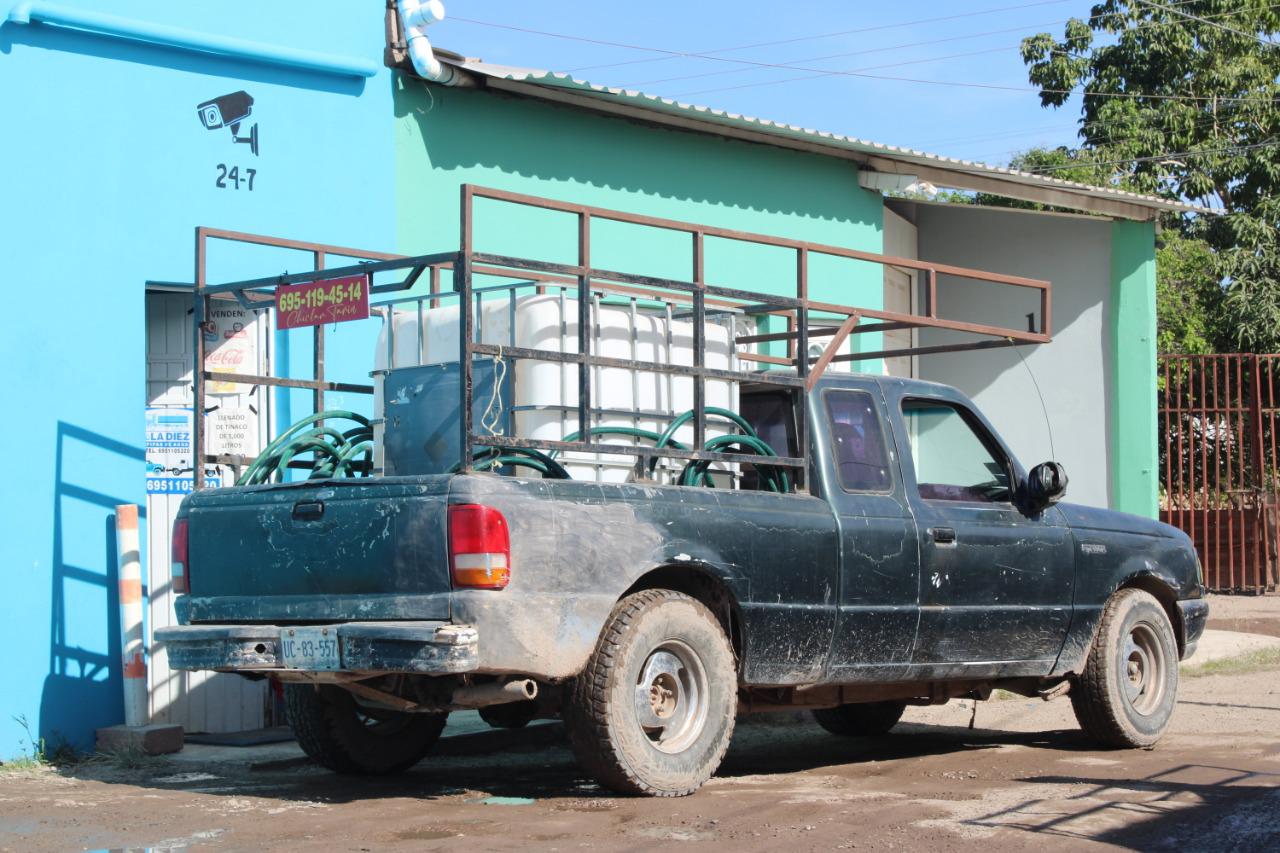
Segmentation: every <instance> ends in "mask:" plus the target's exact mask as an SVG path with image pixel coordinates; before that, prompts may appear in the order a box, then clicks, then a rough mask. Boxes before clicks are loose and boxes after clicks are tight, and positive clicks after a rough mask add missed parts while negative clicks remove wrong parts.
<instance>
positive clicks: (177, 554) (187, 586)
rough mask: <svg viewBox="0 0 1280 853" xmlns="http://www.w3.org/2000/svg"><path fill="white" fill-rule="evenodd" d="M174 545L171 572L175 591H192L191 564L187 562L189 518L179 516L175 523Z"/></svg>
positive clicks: (181, 592) (179, 592)
mask: <svg viewBox="0 0 1280 853" xmlns="http://www.w3.org/2000/svg"><path fill="white" fill-rule="evenodd" d="M172 541H173V546H172V548H171V549H170V559H171V563H170V572H171V574H172V577H171V579H170V582H171V583H172V584H173V591H174V592H176V593H178V594H180V595H181V594H184V593H188V592H190V591H191V575H190V566H189V564H188V563H187V520H186V519H185V518H179V519H178V520H177V521H175V522H174V523H173V540H172Z"/></svg>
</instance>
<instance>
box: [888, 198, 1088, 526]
mask: <svg viewBox="0 0 1280 853" xmlns="http://www.w3.org/2000/svg"><path fill="white" fill-rule="evenodd" d="M890 204H891V205H892V206H894V207H896V208H897V209H898V210H899V212H901V213H902V214H903V215H904V216H906V217H907V218H908V219H911V220H912V221H914V222H915V225H916V228H917V232H918V249H919V255H920V259H921V260H926V261H936V262H939V263H948V264H955V265H958V266H965V267H972V268H977V269H983V270H988V271H991V272H999V273H1006V274H1010V275H1021V276H1027V277H1031V278H1040V279H1048V280H1049V281H1050V282H1052V284H1053V291H1052V315H1053V328H1052V330H1051V331H1052V333H1053V342H1052V343H1049V344H1044V345H1040V346H1028V347H1020V348H1019V350H1018V351H1019V352H1021V353H1022V355H1023V356H1024V357H1025V359H1026V363H1027V366H1028V367H1030V369H1031V373H1032V374H1034V377H1035V381H1036V382H1038V383H1039V386H1040V390H1041V392H1042V393H1043V395H1044V403H1045V406H1046V407H1047V409H1048V417H1049V421H1050V423H1051V425H1052V432H1053V445H1054V448H1053V449H1052V450H1051V447H1050V440H1049V430H1048V429H1047V428H1046V423H1045V416H1044V414H1042V412H1041V407H1040V400H1039V398H1038V396H1037V394H1036V388H1035V384H1034V383H1033V381H1032V377H1031V375H1028V371H1027V369H1026V368H1024V367H1023V365H1022V362H1021V361H1019V359H1018V355H1017V353H1015V352H1014V351H1013V350H1012V349H1008V350H1006V349H998V350H978V351H974V352H961V353H949V354H944V355H933V356H922V357H920V359H919V365H920V367H919V377H920V378H921V379H927V380H931V381H934V382H944V383H946V384H948V385H954V386H955V387H957V388H959V389H960V390H962V391H964V392H965V393H966V394H968V395H969V396H970V397H972V398H973V399H974V400H975V401H976V402H977V404H978V406H979V407H980V408H981V409H982V410H983V412H984V413H985V414H986V416H987V417H988V418H989V419H990V420H991V422H992V423H993V424H995V426H996V429H997V430H998V431H999V432H1000V434H1001V436H1002V437H1003V438H1004V440H1005V441H1006V442H1007V443H1008V444H1009V446H1010V447H1011V448H1012V449H1013V452H1014V453H1015V454H1016V455H1017V457H1018V459H1019V460H1020V461H1021V462H1022V464H1023V465H1024V466H1026V467H1028V468H1029V467H1031V466H1032V465H1034V464H1036V463H1038V462H1043V461H1045V460H1047V459H1051V458H1056V459H1057V460H1058V461H1060V462H1062V463H1063V464H1064V465H1066V468H1067V472H1068V475H1069V477H1070V487H1069V488H1068V493H1067V499H1068V500H1070V501H1074V502H1076V503H1084V504H1090V505H1093V506H1100V507H1105V506H1108V504H1109V499H1110V480H1109V476H1108V471H1109V469H1110V464H1109V463H1110V430H1109V426H1108V424H1109V422H1110V417H1109V414H1110V413H1109V400H1110V391H1111V363H1110V362H1111V347H1110V343H1109V334H1108V331H1107V303H1108V299H1109V297H1110V290H1111V222H1110V220H1106V219H1101V218H1092V217H1083V216H1070V215H1058V214H1045V213H1036V212H1031V211H1020V210H1008V209H1000V208H978V207H971V206H968V205H945V204H929V203H920V202H907V203H901V202H896V201H895V202H890ZM1037 305H1038V297H1037V296H1036V295H1035V294H1034V293H1033V292H1032V291H1025V292H1021V291H1020V290H1019V289H1017V288H1011V287H1007V286H1002V285H991V284H982V283H976V282H969V281H966V280H962V279H954V278H950V277H947V276H942V277H940V280H939V283H938V308H939V314H940V316H943V317H948V318H953V319H958V320H969V321H974V322H986V323H993V324H998V325H1002V326H1006V327H1013V328H1022V329H1025V328H1027V320H1026V316H1025V315H1026V314H1027V313H1028V312H1031V311H1037ZM1037 313H1038V312H1037ZM919 338H920V344H921V345H922V346H930V345H933V344H940V343H951V342H956V341H961V340H973V338H972V337H971V336H965V335H961V334H959V333H956V332H948V331H939V330H927V329H926V330H921V332H920V336H919Z"/></svg>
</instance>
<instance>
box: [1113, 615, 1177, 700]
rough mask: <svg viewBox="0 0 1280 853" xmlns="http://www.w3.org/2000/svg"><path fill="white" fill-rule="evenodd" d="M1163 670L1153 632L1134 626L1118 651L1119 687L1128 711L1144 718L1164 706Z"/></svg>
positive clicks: (1145, 625) (1157, 643) (1139, 624)
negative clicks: (1127, 705)
mask: <svg viewBox="0 0 1280 853" xmlns="http://www.w3.org/2000/svg"><path fill="white" fill-rule="evenodd" d="M1166 666H1167V664H1166V663H1165V659H1164V653H1163V649H1162V648H1161V644H1160V637H1159V635H1158V634H1156V631H1155V628H1154V627H1152V626H1151V625H1148V624H1147V623H1145V622H1139V623H1138V624H1137V625H1134V626H1133V629H1132V630H1131V631H1130V632H1129V636H1128V637H1126V638H1125V642H1124V647H1123V648H1122V649H1121V651H1120V684H1121V687H1122V689H1123V692H1124V698H1125V701H1126V702H1127V703H1128V704H1129V707H1131V708H1133V710H1134V711H1136V712H1137V713H1139V714H1141V715H1142V716H1144V717H1145V716H1150V715H1151V714H1152V713H1154V712H1155V711H1156V709H1158V708H1159V707H1160V705H1161V704H1162V703H1163V702H1164V691H1165V675H1166V672H1165V669H1166Z"/></svg>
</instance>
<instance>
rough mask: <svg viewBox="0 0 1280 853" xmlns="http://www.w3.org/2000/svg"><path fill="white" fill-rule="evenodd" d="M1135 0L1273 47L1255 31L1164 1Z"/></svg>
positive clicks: (1150, 7) (1148, 6) (1151, 7)
mask: <svg viewBox="0 0 1280 853" xmlns="http://www.w3.org/2000/svg"><path fill="white" fill-rule="evenodd" d="M1137 2H1139V3H1141V4H1142V5H1143V6H1146V7H1147V8H1149V9H1159V10H1160V11H1161V12H1172V13H1173V14H1175V15H1180V16H1182V17H1183V18H1186V19H1188V20H1191V21H1198V22H1199V23H1201V24H1208V25H1209V26H1211V27H1214V28H1216V29H1219V30H1224V31H1226V32H1228V33H1232V34H1233V35H1237V36H1241V37H1243V38H1247V39H1253V40H1254V41H1256V42H1257V43H1258V44H1260V45H1262V46H1263V47H1275V43H1274V42H1272V41H1269V40H1267V39H1264V38H1262V37H1261V36H1259V35H1257V34H1256V33H1246V32H1244V31H1243V30H1237V29H1234V28H1233V27H1228V26H1227V25H1226V24H1219V23H1217V22H1216V21H1211V20H1209V19H1208V18H1201V17H1199V16H1198V15H1193V14H1191V13H1190V12H1184V11H1183V10H1181V9H1175V8H1173V7H1172V6H1167V5H1165V4H1164V3H1152V2H1151V0H1137ZM1236 11H1241V12H1243V11H1245V10H1244V9H1239V10H1236Z"/></svg>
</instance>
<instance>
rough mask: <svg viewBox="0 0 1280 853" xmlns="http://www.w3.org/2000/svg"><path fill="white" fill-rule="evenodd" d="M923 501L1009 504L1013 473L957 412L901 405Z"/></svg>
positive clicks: (924, 403)
mask: <svg viewBox="0 0 1280 853" xmlns="http://www.w3.org/2000/svg"><path fill="white" fill-rule="evenodd" d="M902 420H903V422H904V423H905V424H906V427H907V440H908V442H909V443H910V445H911V461H912V463H913V464H914V465H915V472H916V486H917V488H918V489H919V490H920V497H922V498H925V499H926V500H933V501H987V502H990V503H1002V502H1004V501H1008V500H1009V499H1010V494H1011V493H1010V489H1009V470H1008V467H1007V466H1006V465H1005V464H1004V462H1003V461H1002V460H1001V459H999V458H998V457H997V456H996V454H994V453H993V452H992V451H991V448H990V447H989V446H988V443H987V441H984V439H983V437H982V436H981V435H980V434H979V433H978V432H977V431H975V430H974V428H973V427H972V426H970V424H969V422H968V421H967V420H966V419H965V417H964V415H962V414H961V413H960V410H959V409H958V408H956V407H955V406H952V405H950V404H948V403H942V402H939V401H937V400H903V401H902Z"/></svg>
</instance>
